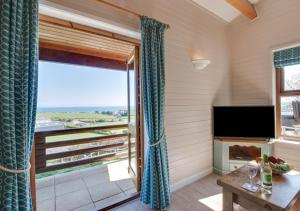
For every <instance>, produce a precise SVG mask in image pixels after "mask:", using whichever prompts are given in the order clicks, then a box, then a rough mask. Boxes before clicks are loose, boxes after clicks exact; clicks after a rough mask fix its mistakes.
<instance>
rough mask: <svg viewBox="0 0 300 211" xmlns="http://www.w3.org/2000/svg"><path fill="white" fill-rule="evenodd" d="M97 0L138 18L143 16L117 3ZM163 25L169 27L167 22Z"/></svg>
mask: <svg viewBox="0 0 300 211" xmlns="http://www.w3.org/2000/svg"><path fill="white" fill-rule="evenodd" d="M97 1H98V2H100V3H103V4H106V5H108V6H111V7H113V8H116V9H118V10H121V11H123V12H127V13H130V14H132V15H135V16H137V17H139V18H141V17H142V16H143V15H141V14H139V13H136V12H133V11H131V10H129V9H126V8H124V7H121V6H119V5H116V4H113V3H110V2H108V1H105V0H97ZM165 25H166V26H167V29H169V28H170V25H169V24H165Z"/></svg>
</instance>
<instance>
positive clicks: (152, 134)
mask: <svg viewBox="0 0 300 211" xmlns="http://www.w3.org/2000/svg"><path fill="white" fill-rule="evenodd" d="M141 25H142V82H143V97H144V116H145V123H146V130H147V134H148V145H147V148H148V149H147V152H146V160H145V169H144V175H143V181H142V191H141V201H142V202H144V203H145V204H149V205H150V207H151V208H152V209H166V208H167V207H169V206H170V187H169V164H168V152H167V143H166V137H165V130H164V106H165V105H164V100H165V58H164V32H165V29H166V25H165V24H162V23H160V22H158V21H156V20H153V19H150V18H147V17H142V18H141Z"/></svg>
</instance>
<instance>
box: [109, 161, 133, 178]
mask: <svg viewBox="0 0 300 211" xmlns="http://www.w3.org/2000/svg"><path fill="white" fill-rule="evenodd" d="M126 161H127V160H126ZM127 162H128V161H127ZM107 169H108V174H109V180H110V181H111V182H113V181H118V180H124V179H129V178H130V176H129V174H128V170H127V167H126V163H125V162H116V163H110V164H107Z"/></svg>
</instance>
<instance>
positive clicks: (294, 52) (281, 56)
mask: <svg viewBox="0 0 300 211" xmlns="http://www.w3.org/2000/svg"><path fill="white" fill-rule="evenodd" d="M296 64H300V46H298V47H295V48H289V49H285V50H281V51H276V52H275V53H274V66H275V67H276V68H281V67H285V66H289V65H296Z"/></svg>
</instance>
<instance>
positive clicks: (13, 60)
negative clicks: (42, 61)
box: [0, 0, 38, 211]
mask: <svg viewBox="0 0 300 211" xmlns="http://www.w3.org/2000/svg"><path fill="white" fill-rule="evenodd" d="M37 30H38V0H0V210H5V211H15V210H16V211H17V210H18V211H30V210H32V203H31V192H30V178H29V167H30V163H29V160H30V154H31V145H32V140H33V135H34V122H35V113H36V95H37V70H38V66H37V65H38V32H37Z"/></svg>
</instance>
